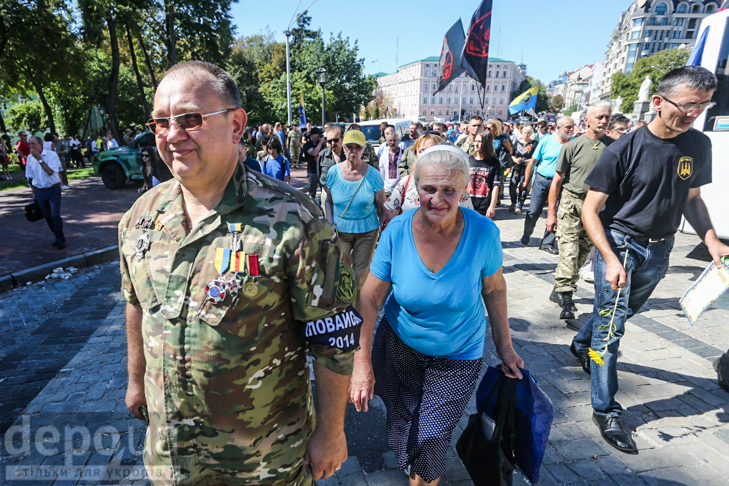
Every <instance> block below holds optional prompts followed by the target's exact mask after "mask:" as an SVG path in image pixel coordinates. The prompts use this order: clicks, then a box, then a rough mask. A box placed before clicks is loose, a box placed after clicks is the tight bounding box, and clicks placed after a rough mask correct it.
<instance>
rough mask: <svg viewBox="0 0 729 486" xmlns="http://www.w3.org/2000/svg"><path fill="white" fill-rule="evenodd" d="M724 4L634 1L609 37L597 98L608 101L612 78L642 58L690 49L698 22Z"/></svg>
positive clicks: (716, 0) (725, 0)
mask: <svg viewBox="0 0 729 486" xmlns="http://www.w3.org/2000/svg"><path fill="white" fill-rule="evenodd" d="M722 4H723V5H722ZM727 4H729V0H636V1H635V2H634V3H633V4H632V5H631V6H630V8H629V9H628V10H627V11H625V12H623V13H622V14H621V15H620V21H619V22H618V25H617V27H616V28H615V30H614V31H613V33H612V36H611V37H610V42H609V43H608V46H607V51H606V52H605V62H604V67H603V77H602V85H601V90H600V91H601V92H600V98H601V99H603V100H609V99H610V82H611V79H610V78H611V77H612V75H613V74H615V73H617V72H624V73H629V72H630V71H632V70H633V66H634V65H635V63H636V61H638V59H640V58H641V57H646V56H650V55H651V54H654V53H656V52H659V51H663V50H665V49H676V48H680V47H684V48H693V47H694V45H695V44H696V38H697V36H698V32H699V26H700V25H701V19H703V18H704V17H706V16H708V15H711V14H713V13H715V12H716V11H717V9H719V8H720V7H722V6H724V7H725V6H727Z"/></svg>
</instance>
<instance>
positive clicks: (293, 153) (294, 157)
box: [289, 145, 301, 166]
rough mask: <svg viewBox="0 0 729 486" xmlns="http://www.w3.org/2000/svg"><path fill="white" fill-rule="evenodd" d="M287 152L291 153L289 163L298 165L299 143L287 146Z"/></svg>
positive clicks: (299, 155)
mask: <svg viewBox="0 0 729 486" xmlns="http://www.w3.org/2000/svg"><path fill="white" fill-rule="evenodd" d="M289 152H290V155H291V165H294V166H296V165H299V158H300V157H301V145H299V146H298V147H297V146H295V145H294V146H293V147H290V148H289Z"/></svg>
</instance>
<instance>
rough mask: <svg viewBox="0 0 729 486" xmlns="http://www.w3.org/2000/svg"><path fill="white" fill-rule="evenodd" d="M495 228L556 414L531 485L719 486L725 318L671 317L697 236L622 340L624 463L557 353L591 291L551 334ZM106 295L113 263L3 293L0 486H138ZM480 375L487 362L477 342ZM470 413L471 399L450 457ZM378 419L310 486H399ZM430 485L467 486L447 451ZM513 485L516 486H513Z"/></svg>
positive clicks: (541, 306)
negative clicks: (329, 473) (717, 364)
mask: <svg viewBox="0 0 729 486" xmlns="http://www.w3.org/2000/svg"><path fill="white" fill-rule="evenodd" d="M541 221H542V222H541V223H540V225H539V226H538V227H537V234H539V231H543V220H541ZM496 222H497V224H498V226H499V227H500V229H501V237H502V242H503V246H504V255H505V262H504V271H505V274H506V280H507V284H508V287H509V313H510V316H511V318H510V324H511V329H512V333H513V337H514V343H515V347H516V349H517V351H518V353H519V354H520V355H521V356H522V358H523V359H524V361H525V362H526V368H527V369H529V370H531V371H532V373H533V374H534V375H535V377H536V378H537V380H538V382H539V385H540V387H541V388H542V389H543V390H544V391H545V392H546V393H547V394H548V395H549V396H550V397H551V399H552V401H553V403H554V405H555V420H554V425H553V427H552V432H551V435H550V443H549V446H548V451H547V454H546V458H545V461H544V465H543V467H542V471H541V477H542V479H541V481H540V483H539V484H544V485H554V484H594V485H598V484H599V485H600V486H609V485H621V486H622V485H665V486H674V485H692V486H693V485H703V484H706V485H720V484H727V478H728V477H729V461H727V460H726V457H727V456H729V425H728V424H729V393H726V392H725V391H723V390H721V389H720V388H719V387H718V385H717V384H716V374H715V372H714V371H713V369H712V366H711V360H712V359H713V358H714V357H716V356H718V355H719V354H721V353H723V352H724V351H725V350H726V349H727V348H728V347H729V335H728V334H727V333H726V332H724V333H722V332H721V328H720V326H721V325H723V324H724V325H725V323H726V322H727V320H729V312H728V311H724V310H710V311H708V312H707V313H706V314H705V316H704V317H703V318H702V319H701V320H700V321H699V322H698V324H696V325H695V326H693V327H691V326H689V324H688V322H687V320H686V319H685V317H683V314H682V313H681V311H680V310H679V307H678V298H679V297H680V296H681V294H682V293H683V291H684V290H685V289H686V288H687V287H688V285H689V283H690V281H692V280H695V278H696V277H697V276H698V275H699V274H700V273H701V271H702V270H703V268H704V267H705V266H706V264H707V258H708V257H707V254H706V251H705V250H702V247H701V246H698V244H699V240H698V238H696V237H695V236H690V235H678V237H677V240H676V245H675V247H674V251H673V254H672V257H671V268H670V270H669V273H668V275H667V277H666V278H665V279H664V280H663V281H662V282H661V283H660V285H659V286H658V288H657V289H656V291H655V292H654V294H653V297H652V298H651V299H650V300H649V301H648V302H647V304H646V305H645V307H644V312H643V313H642V314H640V315H638V316H636V317H634V318H633V319H631V320H630V321H629V325H628V326H627V331H626V335H625V337H624V338H623V340H622V346H621V357H620V365H619V375H620V392H619V393H618V396H617V398H618V400H619V401H620V402H621V403H622V404H623V406H624V407H625V408H626V411H625V413H624V415H623V417H624V418H625V419H626V421H627V422H628V423H629V424H630V426H631V428H632V429H633V430H634V436H635V440H636V442H637V444H638V446H639V448H640V452H639V454H638V455H627V454H623V453H621V452H618V451H616V450H615V449H612V448H611V447H610V446H608V445H607V444H606V443H605V442H604V441H603V440H602V439H601V438H600V436H599V432H598V429H597V427H596V426H595V425H594V424H593V423H592V421H591V417H590V415H591V407H590V380H589V376H588V375H586V374H585V373H584V372H582V370H581V368H580V367H579V364H578V363H577V361H576V360H575V358H574V357H573V356H572V355H571V354H570V352H569V349H568V347H569V343H570V341H571V339H572V337H573V336H574V334H575V332H576V330H577V329H578V328H579V326H581V325H582V324H583V323H584V322H586V321H587V318H588V315H589V312H590V311H591V298H592V286H591V285H588V284H586V283H585V282H582V281H581V282H580V283H579V290H578V292H577V294H576V304H577V307H578V309H579V312H580V313H579V315H578V319H577V320H575V321H571V322H569V323H565V321H561V320H559V318H558V317H559V309H558V308H557V306H556V305H554V304H552V303H550V302H549V301H548V295H549V292H550V291H551V288H552V285H553V272H554V269H555V267H556V263H557V257H556V256H553V255H550V254H548V253H545V252H543V251H540V250H538V249H537V248H536V246H537V243H538V240H537V239H535V238H533V239H532V242H531V246H529V247H525V246H523V245H521V243H519V239H520V237H521V231H522V227H523V218H522V217H517V216H514V215H511V214H509V213H508V212H507V211H506V210H505V209H503V208H501V209H499V210H498V211H497V218H496ZM118 282H119V277H118V265H116V264H108V265H104V266H102V267H97V268H93V269H88V270H87V271H86V272H81V273H80V274H78V275H76V276H74V277H73V278H72V279H70V280H66V281H60V282H55V283H47V284H45V285H43V286H41V285H33V286H30V287H27V288H22V289H16V290H13V291H11V292H9V293H7V294H2V295H0V332H2V336H3V338H2V344H1V345H0V404H1V405H0V414H1V415H0V417H2V423H3V424H10V423H11V422H12V423H13V427H10V428H9V429H8V432H7V434H4V436H3V437H0V471H1V472H2V474H0V485H4V484H18V485H29V484H39V485H40V484H43V485H45V484H53V485H66V484H98V483H104V484H124V485H127V484H148V483H147V481H146V479H145V478H144V472H143V469H142V468H141V467H140V465H141V445H142V440H143V435H144V424H143V423H142V422H140V421H138V420H135V419H133V418H132V417H131V415H130V414H129V412H128V411H127V410H126V407H125V406H124V403H123V397H124V391H125V384H126V371H125V366H126V365H125V363H126V357H125V356H126V353H125V346H126V343H125V338H124V318H123V309H124V304H123V302H122V301H121V300H120V299H121V297H120V294H119V292H118ZM484 361H485V362H486V363H487V364H494V365H495V364H497V363H498V359H497V358H496V356H495V352H494V348H493V345H492V344H491V342H490V338H489V339H487V345H486V348H485V352H484ZM474 406H475V403H474V400H473V399H472V400H471V403H470V404H469V407H468V410H467V411H466V413H465V414H464V417H463V418H462V420H461V421H460V423H459V427H458V429H457V430H456V432H455V434H454V438H453V443H454V444H455V441H456V440H457V438H458V436H459V435H460V432H461V428H462V427H463V426H465V424H466V420H467V416H468V414H470V413H473V412H474V411H475V410H474ZM384 417H385V410H384V407H383V405H382V402H381V401H380V400H379V399H378V398H376V399H375V400H374V402H373V408H372V410H371V411H370V412H369V413H367V414H357V413H356V412H353V411H352V409H351V407H350V410H349V412H348V418H347V435H348V450H349V454H350V459H349V460H348V461H347V462H346V463H345V465H344V466H343V467H342V469H341V470H340V471H339V472H338V473H337V474H336V475H335V477H333V478H331V479H328V480H323V481H319V485H320V486H340V485H341V486H351V485H370V486H389V485H405V484H407V478H406V476H405V475H404V474H403V473H402V472H401V471H399V470H397V469H396V467H395V462H394V455H393V454H392V452H390V451H389V450H388V447H387V441H386V438H385V437H384ZM6 428H7V427H6ZM39 466H41V467H39ZM74 471H75V472H76V476H73V475H72V474H71V473H72V472H74ZM54 472H55V473H58V476H54ZM63 473H65V474H66V476H62V475H61V474H63ZM79 477H80V478H81V479H79ZM441 484H443V485H445V486H451V485H453V486H466V485H469V484H471V482H470V480H469V479H468V474H467V473H466V471H465V470H464V468H463V466H462V464H461V463H460V460H459V459H458V458H457V456H456V454H455V450H454V449H453V448H451V449H450V450H449V451H448V462H447V468H446V474H445V476H444V478H443V480H442V481H441ZM515 484H525V480H524V479H523V477H521V476H519V475H517V477H516V478H515Z"/></svg>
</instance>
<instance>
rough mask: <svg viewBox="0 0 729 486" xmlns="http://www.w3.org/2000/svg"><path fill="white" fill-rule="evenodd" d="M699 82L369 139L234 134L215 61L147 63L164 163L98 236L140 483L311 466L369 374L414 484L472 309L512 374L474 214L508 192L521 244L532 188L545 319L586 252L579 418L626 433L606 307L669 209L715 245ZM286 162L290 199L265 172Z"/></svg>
mask: <svg viewBox="0 0 729 486" xmlns="http://www.w3.org/2000/svg"><path fill="white" fill-rule="evenodd" d="M715 89H716V78H715V77H714V75H713V74H711V73H710V72H709V71H707V70H705V69H703V68H697V67H683V68H679V69H676V70H673V71H671V72H669V73H668V74H666V76H665V77H664V78H663V80H662V81H661V83H660V85H659V86H658V90H657V94H656V95H655V96H653V98H652V104H653V107H654V109H655V111H656V112H657V116H656V118H655V119H654V120H653V121H651V122H650V124H648V125H647V126H641V127H636V128H634V129H631V126H630V122H629V120H628V119H626V118H625V117H622V116H620V115H615V116H613V114H612V112H611V109H610V106H609V105H607V104H603V103H596V104H594V105H592V106H590V107H589V108H588V110H587V113H586V116H585V117H584V119H580V120H577V122H576V121H575V120H574V119H573V118H571V117H561V118H558V119H557V120H556V121H555V122H554V123H549V122H548V121H547V120H538V121H537V122H536V123H535V124H533V125H529V124H524V125H520V124H519V123H515V122H510V121H501V120H496V119H492V120H486V121H485V122H484V120H483V119H482V118H480V117H472V118H471V119H470V120H468V122H467V123H463V124H460V125H459V126H458V127H453V126H452V127H449V126H447V125H445V124H442V123H435V124H433V125H432V126H429V127H424V126H420V125H419V124H417V123H414V124H412V125H411V126H410V129H409V130H408V133H407V134H406V135H404V136H403V137H402V138H403V140H400V139H399V137H398V133H397V131H396V129H395V127H393V126H391V125H388V124H387V123H384V124H383V125H382V126H381V127H380V129H381V145H380V147H379V148H378V149H374V148H373V147H371V146H369V144H368V143H367V140H366V139H365V137H364V135H363V133H362V132H361V128H360V127H359V126H357V125H356V124H353V125H350V126H348V127H344V126H343V125H341V124H329V125H327V126H324V127H323V130H320V129H319V128H317V127H311V126H307V127H306V129H305V131H303V132H302V131H301V130H300V129H299V128H298V127H291V128H289V129H286V128H285V127H283V125H282V124H280V123H276V124H274V125H273V126H271V125H269V124H264V125H261V126H255V125H254V126H253V127H252V128H251V129H247V128H246V125H247V114H246V112H245V110H244V109H243V107H242V106H241V103H240V95H239V92H238V88H237V86H236V85H235V82H234V81H233V80H232V78H231V77H230V75H229V74H228V73H226V72H225V71H224V70H222V69H220V68H219V67H217V66H214V65H212V64H208V63H204V62H198V61H191V62H186V63H181V64H178V65H176V66H174V67H173V68H171V69H170V70H169V71H168V72H167V73H166V75H165V77H164V78H163V80H162V81H161V82H160V84H159V86H158V88H157V93H156V96H155V106H154V118H153V119H152V121H151V122H150V128H151V129H152V131H153V132H154V133H155V137H156V144H157V152H158V153H159V156H160V157H161V159H162V160H163V161H164V162H165V163H166V165H167V166H168V167H169V168H170V170H171V171H172V173H173V174H174V176H175V182H174V183H169V184H161V185H159V186H158V187H157V188H155V190H152V191H148V192H147V193H145V194H144V195H143V196H142V197H140V198H139V200H138V201H137V202H136V203H135V204H134V206H133V207H132V208H131V209H130V210H129V212H128V213H127V214H126V215H125V217H124V218H123V220H122V221H121V223H120V231H119V235H120V239H119V246H120V253H121V257H122V258H121V272H122V289H123V294H124V297H125V299H126V301H127V310H126V316H127V337H128V371H129V383H128V388H127V394H126V404H127V406H128V408H129V409H130V410H131V411H132V413H133V414H134V415H135V416H136V417H137V418H140V419H143V420H146V421H148V422H149V431H148V434H147V437H146V442H145V464H146V465H147V471H148V473H149V475H150V478H151V480H152V483H155V482H157V481H159V482H160V483H163V482H164V481H171V480H172V479H174V481H175V483H176V484H190V485H192V484H201V483H203V482H204V483H206V484H207V483H209V484H239V483H240V484H243V483H250V482H266V483H270V484H275V485H279V484H280V485H283V484H297V485H309V484H311V480H312V479H314V480H316V479H319V478H326V477H329V476H331V475H332V474H333V473H334V472H335V471H337V470H339V468H340V467H341V464H342V463H343V461H344V460H345V459H346V457H347V447H346V439H345V436H344V418H345V406H344V405H345V402H346V401H347V400H349V401H350V402H351V403H353V404H354V406H355V407H356V409H357V410H358V411H362V412H366V411H367V410H368V408H369V400H370V399H371V398H372V397H373V395H374V394H375V393H376V394H377V395H379V396H380V397H381V398H382V399H383V401H384V403H385V405H386V408H387V423H386V428H387V435H388V441H389V445H390V447H391V448H392V449H393V451H394V452H395V456H396V459H397V463H398V466H399V467H400V468H402V469H403V470H405V471H406V473H407V474H408V476H409V478H410V479H409V481H410V484H411V486H416V485H424V484H437V482H438V481H439V479H440V477H442V475H443V473H444V471H445V464H446V451H447V449H448V447H449V445H450V442H451V434H452V432H453V430H454V428H455V426H456V424H457V423H458V420H459V419H460V418H461V416H462V414H463V412H464V409H465V407H466V404H467V403H468V401H469V399H470V397H471V396H472V393H473V390H474V388H475V387H476V384H477V382H478V378H479V372H480V370H481V366H482V361H483V360H482V355H483V346H484V340H485V338H486V329H487V326H491V329H492V332H491V335H492V339H493V341H494V345H495V347H496V352H497V354H498V356H499V358H500V359H501V360H502V365H501V369H502V371H503V373H504V374H505V375H506V376H508V377H511V378H516V379H520V378H522V373H521V369H523V368H524V367H525V363H524V361H523V360H522V359H521V358H520V357H519V356H518V355H517V353H516V351H515V350H514V347H513V345H512V341H511V336H510V331H509V323H508V313H507V302H508V295H507V288H506V281H505V278H504V275H503V270H502V266H503V254H502V245H501V237H500V234H499V229H498V227H497V225H496V223H494V221H493V220H494V218H495V216H496V215H498V214H499V213H498V212H497V211H496V209H497V208H498V207H499V206H500V205H501V204H502V200H504V197H508V199H507V201H508V202H507V203H506V204H508V210H509V212H511V213H513V214H515V215H519V214H522V212H523V211H524V209H525V207H526V206H525V204H526V201H527V199H528V198H529V195H530V194H531V199H530V201H529V207H528V210H526V214H525V216H524V218H525V222H524V233H523V235H524V237H523V238H522V243H523V244H525V245H528V244H531V235H532V234H533V232H534V229H535V226H536V222H537V220H538V218H539V217H540V216H541V214H542V212H543V210H544V207H545V205H546V206H547V210H548V216H547V221H546V227H547V228H546V234H545V237H544V238H542V241H541V243H540V244H541V246H542V248H544V249H546V250H547V251H550V252H554V251H556V253H557V254H558V255H559V266H558V270H557V272H555V287H554V290H553V292H552V297H551V298H552V299H553V300H555V301H556V302H557V303H558V304H559V305H560V306H561V312H562V314H561V317H562V318H563V319H568V318H570V316H572V317H574V312H575V309H574V303H573V301H572V293H573V292H574V290H575V283H576V278H577V277H576V276H577V275H579V273H578V271H579V269H580V267H581V266H582V265H583V264H585V263H586V262H588V261H589V260H588V259H589V255H590V252H591V248H592V246H593V245H594V246H595V247H596V248H597V251H596V252H595V256H594V258H593V259H592V265H593V272H594V284H595V300H594V306H593V311H592V315H591V318H590V321H589V322H588V323H587V324H586V325H585V326H584V327H583V328H582V330H581V331H580V332H579V333H578V334H577V336H576V337H575V339H574V342H573V343H572V345H571V347H570V349H571V351H572V352H573V353H574V355H575V357H576V359H577V360H578V361H576V362H579V363H580V364H581V366H582V367H583V369H584V371H585V372H586V373H591V374H592V393H591V398H592V408H593V420H594V421H595V423H596V424H597V426H598V429H599V432H600V434H601V435H602V437H603V438H604V439H605V440H606V441H607V442H608V443H609V444H610V445H612V446H613V447H615V448H617V449H619V450H621V451H624V452H635V451H636V450H637V448H636V446H635V443H634V441H633V440H632V438H631V432H630V430H629V429H628V428H627V426H626V425H625V424H624V423H623V421H622V420H621V418H620V413H621V411H622V408H621V406H620V404H619V403H618V402H617V401H616V400H615V394H616V393H617V390H618V381H617V371H616V370H617V358H618V348H619V343H620V339H621V337H622V336H623V334H624V332H625V321H626V320H628V319H629V318H630V317H631V316H633V315H634V314H635V313H637V312H638V310H639V309H640V307H641V306H642V304H643V303H644V302H645V301H646V299H648V298H649V297H650V294H651V292H652V291H653V289H654V288H655V286H656V285H657V283H658V281H660V279H661V278H662V277H663V276H664V275H665V273H666V269H667V265H668V255H669V253H670V251H671V248H672V245H673V234H674V233H675V232H676V230H677V226H678V222H679V218H680V216H681V214H683V215H685V217H686V218H687V219H688V220H689V222H690V223H691V225H692V226H693V227H694V228H695V229H696V231H697V233H698V234H699V236H700V237H701V238H702V239H703V240H704V242H705V243H706V245H707V247H708V250H709V252H710V254H711V256H712V259H713V260H714V261H715V262H717V263H718V262H719V259H720V258H721V257H722V256H727V255H729V247H727V246H726V245H724V244H723V243H721V242H720V241H719V240H718V239H717V237H716V234H715V233H714V231H713V229H712V226H711V221H710V219H709V217H708V213H707V211H706V207H705V206H704V204H703V202H702V200H701V194H700V187H701V186H702V185H705V184H707V183H709V182H710V181H711V163H712V161H711V150H710V149H711V147H710V141H709V139H708V138H707V137H706V136H704V135H703V134H701V133H700V132H697V131H695V130H691V129H690V128H689V127H690V125H691V123H692V122H693V121H694V120H695V119H696V117H698V116H699V114H700V113H701V112H702V111H703V110H705V109H707V108H708V107H710V105H711V103H712V102H711V97H712V95H713V92H714V90H715ZM181 93H184V94H185V96H184V97H182V96H180V94H181ZM181 100H184V103H183V102H182V101H181ZM191 114H192V115H198V116H197V117H194V118H193V120H194V121H195V123H192V122H191V121H189V120H188V119H186V121H185V122H181V121H180V119H179V117H181V116H183V115H184V116H187V117H188V118H190V117H189V116H190V115H191ZM173 122H174V123H173ZM686 157H690V158H691V159H692V166H691V171H690V173H689V174H686V173H685V172H684V173H679V172H678V171H677V170H676V167H677V164H679V163H680V161H683V162H685V161H686V160H687V159H686ZM304 164H305V166H306V171H307V175H308V177H307V181H308V187H307V192H308V196H307V195H306V194H304V193H302V192H300V191H297V190H295V189H294V188H293V187H291V186H290V185H288V184H286V182H287V181H288V180H290V179H289V178H290V177H291V169H292V168H295V167H298V166H301V165H304ZM684 165H685V164H684ZM262 174H265V175H266V176H264V175H262ZM507 181H508V182H507ZM507 189H508V190H507ZM603 207H604V210H603V209H602V208H603ZM504 213H506V212H504ZM497 219H498V218H497ZM570 313H572V314H570ZM378 316H380V317H379V318H378ZM307 354H308V355H309V356H311V357H312V358H313V370H314V374H315V377H316V391H317V395H316V401H315V404H314V401H313V399H312V394H311V387H310V382H309V372H308V366H307V361H306V355H307Z"/></svg>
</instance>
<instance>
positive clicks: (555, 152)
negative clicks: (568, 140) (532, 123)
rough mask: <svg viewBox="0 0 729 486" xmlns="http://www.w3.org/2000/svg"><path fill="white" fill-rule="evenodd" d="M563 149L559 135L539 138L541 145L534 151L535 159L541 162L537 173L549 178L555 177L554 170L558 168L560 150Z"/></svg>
mask: <svg viewBox="0 0 729 486" xmlns="http://www.w3.org/2000/svg"><path fill="white" fill-rule="evenodd" d="M561 150H562V144H561V143H559V142H558V141H557V137H555V136H554V135H549V136H548V137H544V138H541V139H539V145H537V149H536V150H535V151H534V155H532V157H534V159H535V160H536V161H537V163H539V166H538V167H537V174H540V175H542V176H544V177H546V178H547V179H551V178H552V177H554V170H555V169H556V168H557V161H558V160H559V152H560V151H561Z"/></svg>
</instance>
